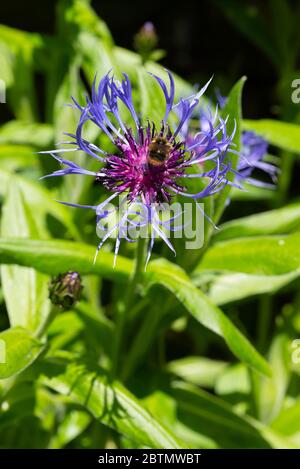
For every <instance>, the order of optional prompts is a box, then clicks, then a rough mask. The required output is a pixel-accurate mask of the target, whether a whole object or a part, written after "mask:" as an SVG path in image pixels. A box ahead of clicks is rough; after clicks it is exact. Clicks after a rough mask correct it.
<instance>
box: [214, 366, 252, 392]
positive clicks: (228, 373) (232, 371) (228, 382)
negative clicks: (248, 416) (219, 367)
mask: <svg viewBox="0 0 300 469" xmlns="http://www.w3.org/2000/svg"><path fill="white" fill-rule="evenodd" d="M250 389H251V383H250V377H249V370H247V368H246V366H245V365H244V364H243V363H235V364H234V365H229V366H227V367H226V368H225V369H224V370H223V372H221V373H220V374H219V376H218V377H217V380H216V384H215V393H216V394H218V395H219V396H222V395H223V396H225V395H228V394H236V393H238V394H249V392H250Z"/></svg>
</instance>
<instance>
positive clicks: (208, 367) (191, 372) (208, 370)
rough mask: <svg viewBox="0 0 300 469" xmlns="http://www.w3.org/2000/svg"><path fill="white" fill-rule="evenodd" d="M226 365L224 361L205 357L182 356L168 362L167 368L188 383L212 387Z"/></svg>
mask: <svg viewBox="0 0 300 469" xmlns="http://www.w3.org/2000/svg"><path fill="white" fill-rule="evenodd" d="M227 366H228V364H227V363H226V362H223V361H218V360H211V359H210V358H206V357H184V358H179V359H178V360H173V361H171V362H169V363H168V365H167V370H168V371H170V372H171V373H174V374H175V375H177V376H179V377H180V378H182V379H183V380H184V381H187V382H188V383H192V384H197V385H198V386H203V387H205V388H213V387H214V385H215V382H216V380H217V379H218V376H219V375H220V374H221V373H222V371H223V370H224V369H225V368H226V367H227Z"/></svg>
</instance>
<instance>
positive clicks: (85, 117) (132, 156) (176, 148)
mask: <svg viewBox="0 0 300 469" xmlns="http://www.w3.org/2000/svg"><path fill="white" fill-rule="evenodd" d="M167 73H168V78H169V86H167V84H166V83H165V81H164V80H162V79H161V78H160V77H158V76H156V75H152V76H153V79H155V80H156V81H157V83H158V84H159V86H160V88H161V90H162V92H163V95H164V99H165V109H162V110H161V112H162V120H161V125H160V126H159V128H157V127H156V126H155V124H154V123H153V122H148V121H147V116H142V117H141V116H140V115H139V114H138V112H137V110H136V108H135V105H134V102H133V99H132V87H131V82H130V80H129V77H128V76H127V75H126V74H123V80H122V81H121V82H120V81H118V80H116V79H115V78H114V77H113V76H111V74H110V73H108V74H107V75H105V76H104V77H103V78H102V79H101V80H100V82H99V84H98V85H97V84H96V80H95V81H94V83H93V86H92V93H91V97H87V98H86V105H85V106H81V105H80V104H79V103H78V102H77V101H76V100H75V99H73V102H74V107H75V108H76V109H78V111H79V112H80V117H79V121H78V126H77V130H76V133H75V134H67V135H69V137H71V141H70V142H67V143H68V144H69V145H71V146H74V148H73V150H81V151H84V152H85V153H87V154H88V155H90V156H91V157H92V158H95V159H96V160H97V161H98V162H99V170H98V171H97V172H93V171H89V170H87V169H84V168H81V167H80V166H79V165H77V164H76V163H74V162H72V161H69V160H66V159H65V158H63V157H61V156H60V154H62V153H64V152H69V151H70V150H72V148H67V149H66V148H65V149H58V150H54V151H49V152H46V153H49V154H51V155H52V156H53V157H54V158H55V159H56V160H58V161H59V162H60V163H61V164H62V165H63V166H65V167H64V168H63V169H60V170H58V171H55V172H54V173H52V174H49V175H48V176H45V177H50V176H62V175H67V174H83V175H88V176H93V177H95V178H96V179H97V181H99V182H100V183H102V184H103V186H104V187H105V188H106V189H107V191H108V197H107V199H106V200H105V201H104V202H101V203H100V204H98V205H95V206H89V205H78V204H72V203H68V202H62V203H64V204H66V205H71V206H75V207H83V208H91V209H93V210H95V212H96V215H97V222H100V223H101V224H103V222H104V221H105V220H106V219H107V217H108V216H109V213H110V210H107V206H108V203H109V202H111V201H112V200H113V199H115V197H117V196H118V195H122V196H123V206H124V200H125V205H126V211H125V215H122V216H121V217H119V219H118V221H117V222H116V223H115V225H114V226H113V227H112V229H111V230H108V231H107V233H106V234H105V236H104V237H103V239H102V241H101V242H100V244H99V246H98V250H99V248H100V247H101V246H102V244H103V242H104V241H105V240H106V239H108V238H109V237H110V236H111V235H113V234H115V235H116V248H115V253H116V255H117V253H118V250H119V246H120V239H121V238H122V237H124V238H125V239H127V240H128V241H130V239H129V238H128V236H127V235H126V234H124V233H125V232H126V230H125V227H126V225H128V223H131V224H132V223H135V224H136V225H138V226H145V225H147V226H148V227H149V240H150V241H149V247H148V260H149V257H150V253H151V249H152V246H153V242H154V238H155V237H157V236H160V237H161V238H162V239H163V240H164V241H165V242H166V243H167V245H168V246H169V247H170V248H171V249H173V247H172V245H171V243H170V241H169V240H168V239H167V237H166V235H165V234H164V226H166V224H167V225H168V228H169V229H170V230H172V223H173V221H174V220H173V218H170V219H169V221H166V220H164V222H162V221H161V220H160V219H159V217H157V216H156V210H157V208H158V207H159V206H160V204H161V203H162V202H166V203H170V201H171V199H172V198H173V197H174V196H175V195H176V194H180V195H183V196H185V197H187V198H188V199H189V200H191V201H196V202H197V201H198V200H200V199H202V198H204V197H208V196H212V195H213V194H216V193H217V192H219V191H220V190H222V188H223V187H224V186H225V185H226V184H232V183H230V182H229V181H228V180H227V178H226V174H227V172H228V171H229V170H230V165H228V164H225V162H224V160H225V155H226V152H227V151H228V149H229V148H230V145H231V142H232V138H233V135H227V132H226V122H225V121H224V120H222V119H221V118H220V117H218V116H217V114H216V115H215V116H214V119H207V125H206V127H205V129H200V130H199V132H197V133H196V134H195V135H194V136H192V137H189V138H185V137H184V128H185V126H186V125H187V123H188V122H189V120H190V118H191V116H192V114H193V113H194V112H195V109H196V108H197V107H198V105H199V100H200V97H201V96H202V95H203V93H204V92H205V90H206V88H207V86H208V84H209V82H208V83H207V84H206V85H205V86H204V87H203V88H202V89H201V90H200V91H199V92H198V93H196V94H194V95H192V96H189V97H188V98H181V99H180V100H179V101H178V102H177V103H174V96H175V86H174V80H173V77H172V75H171V73H170V72H168V71H167ZM124 106H125V108H126V109H127V115H128V114H129V116H130V118H128V119H127V118H126V121H124V119H123V118H122V117H121V116H122V115H123V114H122V107H123V108H124ZM170 113H172V114H173V116H172V117H173V118H172V125H171V124H170V122H169V119H168V118H169V116H170ZM174 117H176V118H177V123H176V125H174V124H173V122H174ZM87 122H92V123H94V124H95V125H96V126H97V127H98V128H99V129H100V130H101V132H102V133H104V134H105V135H106V136H107V137H108V138H109V140H110V141H111V142H112V144H113V146H114V148H115V150H114V151H113V152H112V153H107V152H106V150H105V149H103V148H99V147H98V146H97V145H95V144H94V143H91V142H89V141H87V140H86V139H85V138H84V136H83V128H84V125H85V124H86V123H87ZM207 161H210V163H209V165H210V166H209V169H208V170H206V171H205V170H204V164H205V163H206V162H207ZM199 163H200V165H201V171H200V172H196V173H195V171H194V172H193V174H191V171H189V168H191V167H192V166H193V167H194V168H195V167H196V168H198V169H199V168H200V166H199ZM195 165H196V166H195ZM190 177H193V178H195V177H196V178H199V179H202V181H205V185H204V188H203V184H202V185H201V190H199V191H198V192H196V193H189V192H188V191H187V189H186V187H185V184H184V181H185V180H186V179H185V178H190ZM124 198H125V199H124ZM136 204H138V205H139V206H140V208H141V210H138V211H137V210H133V207H134V206H136ZM133 215H134V216H135V217H136V219H135V220H132V216H133ZM167 222H168V223H167Z"/></svg>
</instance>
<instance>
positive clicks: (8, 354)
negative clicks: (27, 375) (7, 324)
mask: <svg viewBox="0 0 300 469" xmlns="http://www.w3.org/2000/svg"><path fill="white" fill-rule="evenodd" d="M0 343H1V344H4V345H3V347H4V350H5V354H4V358H5V361H4V360H2V361H0V379H5V378H9V377H10V376H14V375H16V374H17V373H20V372H21V371H23V370H25V368H27V367H28V366H29V365H31V364H32V363H33V362H34V361H35V360H36V359H37V357H38V356H39V355H40V353H41V352H42V350H43V348H44V345H43V344H42V343H41V342H40V341H39V340H37V339H36V338H34V337H33V336H32V335H31V333H30V332H29V331H27V330H26V329H23V328H22V327H13V328H11V329H8V330H6V331H3V332H0ZM3 361H4V363H2V362H3Z"/></svg>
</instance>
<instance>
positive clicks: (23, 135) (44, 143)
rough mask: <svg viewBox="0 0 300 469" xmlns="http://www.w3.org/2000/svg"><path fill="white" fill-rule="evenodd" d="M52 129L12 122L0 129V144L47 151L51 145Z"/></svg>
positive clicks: (48, 126)
mask: <svg viewBox="0 0 300 469" xmlns="http://www.w3.org/2000/svg"><path fill="white" fill-rule="evenodd" d="M53 137H54V134H53V128H52V126H51V125H49V124H36V123H28V122H24V121H21V120H12V121H9V122H7V123H6V124H4V125H2V126H1V127H0V143H5V144H21V145H30V146H34V147H36V148H38V149H39V150H41V149H43V148H47V150H48V149H49V147H50V145H52V144H53V143H52V142H53Z"/></svg>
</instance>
